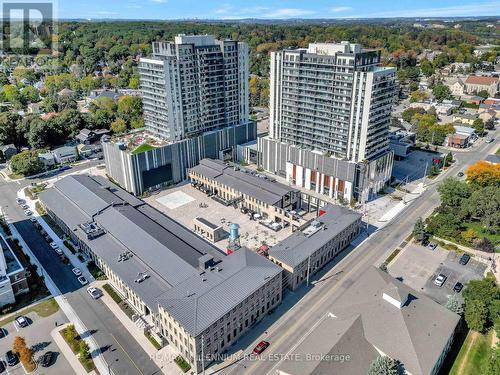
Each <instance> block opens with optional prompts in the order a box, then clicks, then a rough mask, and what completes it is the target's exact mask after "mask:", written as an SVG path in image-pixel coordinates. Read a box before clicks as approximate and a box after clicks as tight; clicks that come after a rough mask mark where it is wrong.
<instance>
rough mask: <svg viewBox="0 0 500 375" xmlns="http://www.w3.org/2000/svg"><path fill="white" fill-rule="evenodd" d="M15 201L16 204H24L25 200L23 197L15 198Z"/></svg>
mask: <svg viewBox="0 0 500 375" xmlns="http://www.w3.org/2000/svg"><path fill="white" fill-rule="evenodd" d="M16 203H17V204H18V205H21V204H26V201H25V200H24V199H21V198H16Z"/></svg>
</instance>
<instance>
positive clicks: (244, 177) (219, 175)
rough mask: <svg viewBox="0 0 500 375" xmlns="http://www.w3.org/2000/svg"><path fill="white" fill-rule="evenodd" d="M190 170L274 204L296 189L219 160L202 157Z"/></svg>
mask: <svg viewBox="0 0 500 375" xmlns="http://www.w3.org/2000/svg"><path fill="white" fill-rule="evenodd" d="M191 171H193V172H195V173H198V174H200V175H202V176H204V177H206V178H209V179H212V180H215V181H217V182H220V183H222V184H224V185H226V186H229V187H231V188H233V189H234V190H236V191H238V192H241V193H243V194H247V195H249V196H251V197H253V198H255V199H258V200H259V201H261V202H264V203H267V204H271V205H275V204H277V203H278V202H279V201H280V200H281V199H283V197H284V196H286V195H287V194H289V193H291V192H297V191H298V190H297V189H294V188H291V187H289V186H287V185H283V184H281V183H279V182H276V181H272V180H269V179H267V178H262V177H259V176H258V174H254V172H253V171H247V170H246V169H239V168H236V167H231V166H230V165H228V164H226V163H224V162H223V161H221V160H214V159H202V160H200V163H199V164H198V165H197V166H195V167H193V168H191Z"/></svg>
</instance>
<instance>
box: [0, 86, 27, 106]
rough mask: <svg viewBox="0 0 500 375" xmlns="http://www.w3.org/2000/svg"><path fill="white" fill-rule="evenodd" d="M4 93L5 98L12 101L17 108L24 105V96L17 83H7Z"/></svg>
mask: <svg viewBox="0 0 500 375" xmlns="http://www.w3.org/2000/svg"><path fill="white" fill-rule="evenodd" d="M3 94H4V96H5V100H7V101H8V102H9V103H11V104H12V105H13V106H14V107H16V108H21V107H22V105H23V101H22V100H23V97H22V95H21V92H20V91H19V89H18V88H17V86H15V85H5V86H4V87H3Z"/></svg>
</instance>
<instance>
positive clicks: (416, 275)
mask: <svg viewBox="0 0 500 375" xmlns="http://www.w3.org/2000/svg"><path fill="white" fill-rule="evenodd" d="M459 259H460V255H459V254H457V253H455V252H454V251H448V250H445V249H441V248H439V247H438V248H437V249H436V250H434V251H433V250H430V249H428V248H425V247H423V246H420V245H417V244H413V243H412V244H410V245H408V246H407V247H406V249H405V250H404V252H403V253H401V255H400V256H399V257H398V258H397V259H396V261H395V262H394V263H392V264H391V265H390V266H389V269H388V271H389V273H390V274H391V275H392V276H393V277H396V278H398V279H400V280H401V281H403V282H404V283H405V284H407V285H409V286H410V287H412V288H413V289H416V290H418V291H420V292H422V293H425V294H426V295H427V296H429V297H430V298H432V299H434V300H435V301H436V302H438V303H441V304H444V303H446V301H447V300H448V297H449V296H450V295H451V294H454V293H455V292H454V291H453V287H454V286H455V283H456V282H460V283H462V284H463V285H465V284H466V283H467V282H469V281H470V280H474V279H481V278H483V276H484V271H485V270H486V265H485V264H483V263H481V262H478V261H476V260H474V259H472V258H471V260H470V261H469V262H468V263H467V265H465V266H462V265H460V264H459V263H458V260H459ZM439 274H443V275H445V276H446V277H447V279H446V281H445V283H444V285H443V286H442V287H438V286H436V285H434V279H435V278H436V277H437V275H439Z"/></svg>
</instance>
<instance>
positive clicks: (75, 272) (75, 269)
mask: <svg viewBox="0 0 500 375" xmlns="http://www.w3.org/2000/svg"><path fill="white" fill-rule="evenodd" d="M71 272H73V273H74V274H75V276H82V271H80V269H79V268H76V267H75V268H73V269H72V270H71Z"/></svg>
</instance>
